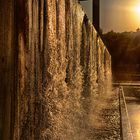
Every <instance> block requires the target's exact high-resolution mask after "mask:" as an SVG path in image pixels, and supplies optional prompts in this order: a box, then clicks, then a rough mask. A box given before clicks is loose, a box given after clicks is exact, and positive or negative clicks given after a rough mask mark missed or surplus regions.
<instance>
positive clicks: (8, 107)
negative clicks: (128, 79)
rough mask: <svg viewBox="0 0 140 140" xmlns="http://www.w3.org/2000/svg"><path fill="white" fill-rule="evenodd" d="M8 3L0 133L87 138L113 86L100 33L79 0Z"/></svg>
mask: <svg viewBox="0 0 140 140" xmlns="http://www.w3.org/2000/svg"><path fill="white" fill-rule="evenodd" d="M1 2H2V0H1ZM7 3H8V4H7ZM7 3H6V2H4V1H3V4H1V5H0V7H1V9H0V14H1V17H0V18H1V19H2V20H1V21H2V22H1V23H0V35H1V39H0V64H1V69H0V78H1V79H2V80H1V84H0V87H1V88H0V93H1V96H0V100H1V101H5V102H0V103H1V104H0V108H1V109H3V106H5V108H4V109H3V111H1V112H0V130H1V132H0V133H1V135H0V137H1V138H3V139H4V140H89V139H90V136H89V135H90V132H89V131H90V130H91V128H92V126H94V124H95V122H94V120H93V118H94V116H95V114H96V113H97V112H96V110H97V109H98V110H100V109H99V108H100V107H99V104H100V99H102V98H103V97H106V96H107V95H108V94H110V90H111V56H110V54H109V52H108V50H107V49H106V47H105V46H104V44H103V42H102V40H101V38H100V37H99V35H98V33H97V32H96V30H95V28H94V27H93V25H92V23H91V22H90V21H89V19H88V17H87V16H86V14H85V12H84V11H83V9H82V7H81V5H80V4H79V3H78V1H77V0H30V1H28V0H12V1H10V0H7ZM2 7H4V8H2ZM7 13H8V14H7ZM6 14H7V15H6Z"/></svg>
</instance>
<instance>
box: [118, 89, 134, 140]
mask: <svg viewBox="0 0 140 140" xmlns="http://www.w3.org/2000/svg"><path fill="white" fill-rule="evenodd" d="M118 92H119V96H120V116H121V129H122V140H133V134H132V129H131V124H130V120H129V115H128V109H127V105H126V101H125V97H124V91H123V87H122V86H120V87H119V89H118Z"/></svg>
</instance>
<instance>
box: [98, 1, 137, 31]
mask: <svg viewBox="0 0 140 140" xmlns="http://www.w3.org/2000/svg"><path fill="white" fill-rule="evenodd" d="M100 27H101V29H102V30H103V32H104V33H105V32H108V31H111V30H113V31H115V32H124V31H136V29H137V28H140V0H100Z"/></svg>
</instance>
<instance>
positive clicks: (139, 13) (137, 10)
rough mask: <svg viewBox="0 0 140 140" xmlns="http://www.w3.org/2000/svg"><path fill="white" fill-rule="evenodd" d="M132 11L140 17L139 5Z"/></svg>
mask: <svg viewBox="0 0 140 140" xmlns="http://www.w3.org/2000/svg"><path fill="white" fill-rule="evenodd" d="M134 11H135V12H136V14H138V16H140V5H137V6H135V7H134Z"/></svg>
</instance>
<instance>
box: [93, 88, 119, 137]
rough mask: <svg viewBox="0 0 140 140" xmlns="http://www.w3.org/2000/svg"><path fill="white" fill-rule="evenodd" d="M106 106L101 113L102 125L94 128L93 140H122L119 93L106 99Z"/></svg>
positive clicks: (100, 120)
mask: <svg viewBox="0 0 140 140" xmlns="http://www.w3.org/2000/svg"><path fill="white" fill-rule="evenodd" d="M104 102H106V105H105V106H104V108H103V109H101V111H100V112H99V116H98V122H100V125H98V126H95V127H94V128H93V137H92V139H93V140H120V139H121V138H120V112H119V96H118V94H117V91H116V90H114V93H113V94H112V95H110V97H107V98H106V99H104Z"/></svg>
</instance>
